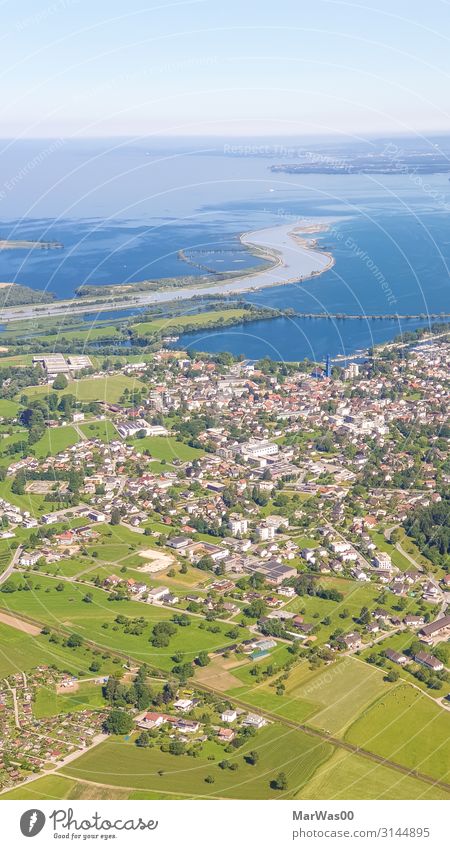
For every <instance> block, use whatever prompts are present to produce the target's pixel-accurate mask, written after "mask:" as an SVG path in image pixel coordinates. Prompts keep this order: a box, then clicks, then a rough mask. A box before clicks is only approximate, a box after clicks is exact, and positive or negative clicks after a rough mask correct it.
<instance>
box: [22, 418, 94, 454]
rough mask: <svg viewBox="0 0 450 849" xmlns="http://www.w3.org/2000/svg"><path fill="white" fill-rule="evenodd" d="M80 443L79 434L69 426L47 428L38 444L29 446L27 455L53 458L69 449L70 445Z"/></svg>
mask: <svg viewBox="0 0 450 849" xmlns="http://www.w3.org/2000/svg"><path fill="white" fill-rule="evenodd" d="M80 441H81V440H80V436H79V434H78V433H77V432H76V430H75V428H73V427H70V425H66V426H65V427H48V428H47V430H46V431H45V433H44V435H43V436H41V438H40V439H39V440H38V442H35V443H34V445H31V446H30V449H29V452H28V453H30V454H34V456H35V457H40V458H42V457H48V456H51V457H55V456H56V455H57V454H59V453H60V452H61V451H65V450H66V448H71V446H72V445H76V443H77V442H80Z"/></svg>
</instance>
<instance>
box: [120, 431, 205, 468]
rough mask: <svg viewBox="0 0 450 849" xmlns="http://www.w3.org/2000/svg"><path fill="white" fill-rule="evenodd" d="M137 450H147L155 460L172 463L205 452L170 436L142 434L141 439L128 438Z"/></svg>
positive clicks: (198, 455)
mask: <svg viewBox="0 0 450 849" xmlns="http://www.w3.org/2000/svg"><path fill="white" fill-rule="evenodd" d="M129 441H130V442H131V443H132V444H133V445H134V446H135V448H136V449H137V450H139V451H149V452H150V454H151V455H152V457H155V458H156V459H157V460H164V461H165V462H166V463H173V461H174V460H180V461H181V462H183V463H186V462H187V461H188V460H196V459H197V457H202V456H203V454H204V453H205V452H204V451H202V450H201V449H200V448H191V446H190V445H186V444H185V443H184V442H178V441H177V440H176V439H174V438H173V437H170V436H144V437H143V439H132V440H129Z"/></svg>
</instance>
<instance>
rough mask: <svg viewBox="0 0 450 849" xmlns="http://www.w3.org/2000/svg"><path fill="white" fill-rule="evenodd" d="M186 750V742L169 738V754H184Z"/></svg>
mask: <svg viewBox="0 0 450 849" xmlns="http://www.w3.org/2000/svg"><path fill="white" fill-rule="evenodd" d="M185 751H186V744H185V743H182V742H181V740H171V741H170V743H169V753H170V754H171V755H184V753H185Z"/></svg>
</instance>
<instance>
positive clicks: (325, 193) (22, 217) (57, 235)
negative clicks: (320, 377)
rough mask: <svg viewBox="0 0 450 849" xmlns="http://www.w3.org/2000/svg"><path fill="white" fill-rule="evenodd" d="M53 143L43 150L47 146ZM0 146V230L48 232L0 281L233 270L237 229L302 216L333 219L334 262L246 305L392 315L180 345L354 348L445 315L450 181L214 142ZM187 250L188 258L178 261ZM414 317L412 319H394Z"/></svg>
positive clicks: (54, 286)
mask: <svg viewBox="0 0 450 849" xmlns="http://www.w3.org/2000/svg"><path fill="white" fill-rule="evenodd" d="M52 145H53V146H52ZM2 148H3V149H2V150H0V165H1V177H0V237H1V238H4V239H5V238H6V239H28V240H41V241H53V240H54V241H58V242H61V243H62V244H63V246H64V247H63V248H62V249H59V250H51V251H37V250H35V251H26V250H17V251H16V250H14V251H13V250H8V251H5V250H4V251H0V281H1V282H2V281H15V282H18V283H22V284H25V285H28V286H32V287H33V288H38V289H48V290H50V291H52V292H55V293H56V295H57V296H58V297H70V296H71V295H73V293H74V291H75V289H76V288H77V287H78V286H79V285H81V284H82V283H95V284H106V283H122V282H129V281H137V280H142V279H143V278H149V277H170V276H174V275H181V274H194V275H196V274H204V273H205V269H209V270H211V271H228V270H233V271H237V270H243V269H244V268H246V267H248V266H249V265H254V264H256V262H257V261H255V260H254V259H253V258H252V257H251V256H249V255H248V253H247V252H246V251H245V250H243V248H242V247H241V246H240V244H239V242H238V239H237V236H238V234H239V233H240V232H242V231H244V230H245V231H247V230H253V229H259V228H261V227H265V226H269V225H273V224H276V223H277V222H278V223H280V224H285V223H286V222H289V221H292V222H293V223H295V222H296V221H297V220H298V219H299V218H306V219H311V218H314V219H326V220H327V221H329V220H330V219H331V220H332V223H331V225H330V228H329V230H328V232H325V233H323V234H322V235H321V236H320V237H319V243H320V244H321V245H322V246H323V247H324V248H326V249H327V250H330V251H331V252H332V253H333V255H334V256H335V259H336V263H335V265H334V267H333V268H332V269H331V270H330V271H328V272H326V273H325V274H323V275H321V276H320V277H317V278H314V279H312V280H310V281H307V282H305V283H304V284H303V285H300V284H296V285H292V286H286V287H277V288H273V289H265V290H261V291H259V292H255V293H252V294H251V295H248V296H247V299H248V300H251V301H252V302H254V303H257V304H260V305H264V306H270V307H274V308H279V309H284V308H286V307H292V308H294V309H295V310H299V311H305V310H306V311H311V312H322V311H325V312H331V313H335V312H346V313H358V314H361V313H362V314H365V313H368V314H372V313H393V314H399V316H400V318H399V319H395V320H386V321H377V322H374V321H369V320H367V321H365V320H364V321H341V320H337V321H323V320H301V319H287V318H280V319H275V320H273V321H265V322H257V323H252V324H251V325H247V326H242V327H237V328H233V329H231V330H217V331H210V332H208V334H205V333H201V332H200V333H198V334H189V335H186V337H184V338H183V339H182V342H183V343H184V344H189V345H191V346H193V347H197V348H200V349H202V350H209V351H218V350H231V351H233V352H235V353H243V354H245V355H246V356H250V357H259V356H262V355H266V354H268V355H271V356H274V357H277V358H278V357H280V358H286V359H297V358H300V357H302V356H313V357H315V358H320V357H323V356H324V355H325V354H326V353H327V352H330V353H331V354H332V355H337V354H342V353H346V354H347V353H351V352H352V351H354V350H355V349H358V348H362V347H366V346H367V345H370V344H372V343H373V342H374V341H383V340H384V339H389V338H392V336H393V335H396V334H398V333H400V332H402V330H405V329H411V328H412V327H415V326H417V325H418V324H424V323H425V324H426V323H427V320H428V319H427V316H428V314H429V313H439V312H441V311H445V312H449V311H450V297H449V267H450V183H449V180H448V176H447V175H431V176H428V177H427V178H426V180H422V179H418V178H416V177H408V176H407V175H405V174H394V175H390V176H380V175H378V176H377V177H376V178H375V177H369V176H351V175H346V174H343V175H307V176H293V175H284V174H280V173H276V174H274V173H272V172H271V171H270V170H269V166H270V165H271V164H273V161H274V160H273V159H265V158H254V157H231V156H227V155H225V153H224V147H223V144H221V143H219V142H215V143H214V145H211V142H210V141H206V142H203V143H202V142H201V140H200V141H199V142H198V143H196V144H194V143H193V142H190V143H189V144H187V145H186V146H185V148H183V146H181V145H180V144H178V146H174V144H173V143H167V144H166V143H163V142H160V143H159V148H158V149H156V148H155V144H154V143H153V144H152V145H150V144H145V143H143V142H140V143H139V144H138V143H136V144H133V143H130V142H127V143H125V142H123V141H120V140H119V141H117V142H111V143H106V142H104V141H102V142H100V141H96V142H87V141H86V142H83V143H81V142H80V143H74V142H67V143H62V142H61V143H60V144H58V145H55V144H54V143H52V142H45V141H39V142H38V141H36V142H22V143H20V144H18V143H15V144H11V145H8V144H7V143H5V142H2ZM180 251H183V252H184V256H185V257H187V259H188V260H189V263H186V262H185V261H183V260H182V258H181V257H180V253H179V252H180ZM409 313H414V314H417V313H423V314H424V316H425V318H424V320H423V321H421V322H417V321H407V320H404V319H402V318H401V316H405V315H407V314H409Z"/></svg>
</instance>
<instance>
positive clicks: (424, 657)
mask: <svg viewBox="0 0 450 849" xmlns="http://www.w3.org/2000/svg"><path fill="white" fill-rule="evenodd" d="M414 660H415V661H416V663H420V664H421V665H422V666H427V667H428V669H432V670H433V672H440V671H441V669H443V668H444V664H443V663H442V661H440V660H438V659H437V657H433V655H432V654H428V652H426V651H419V652H417V654H415V655H414Z"/></svg>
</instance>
